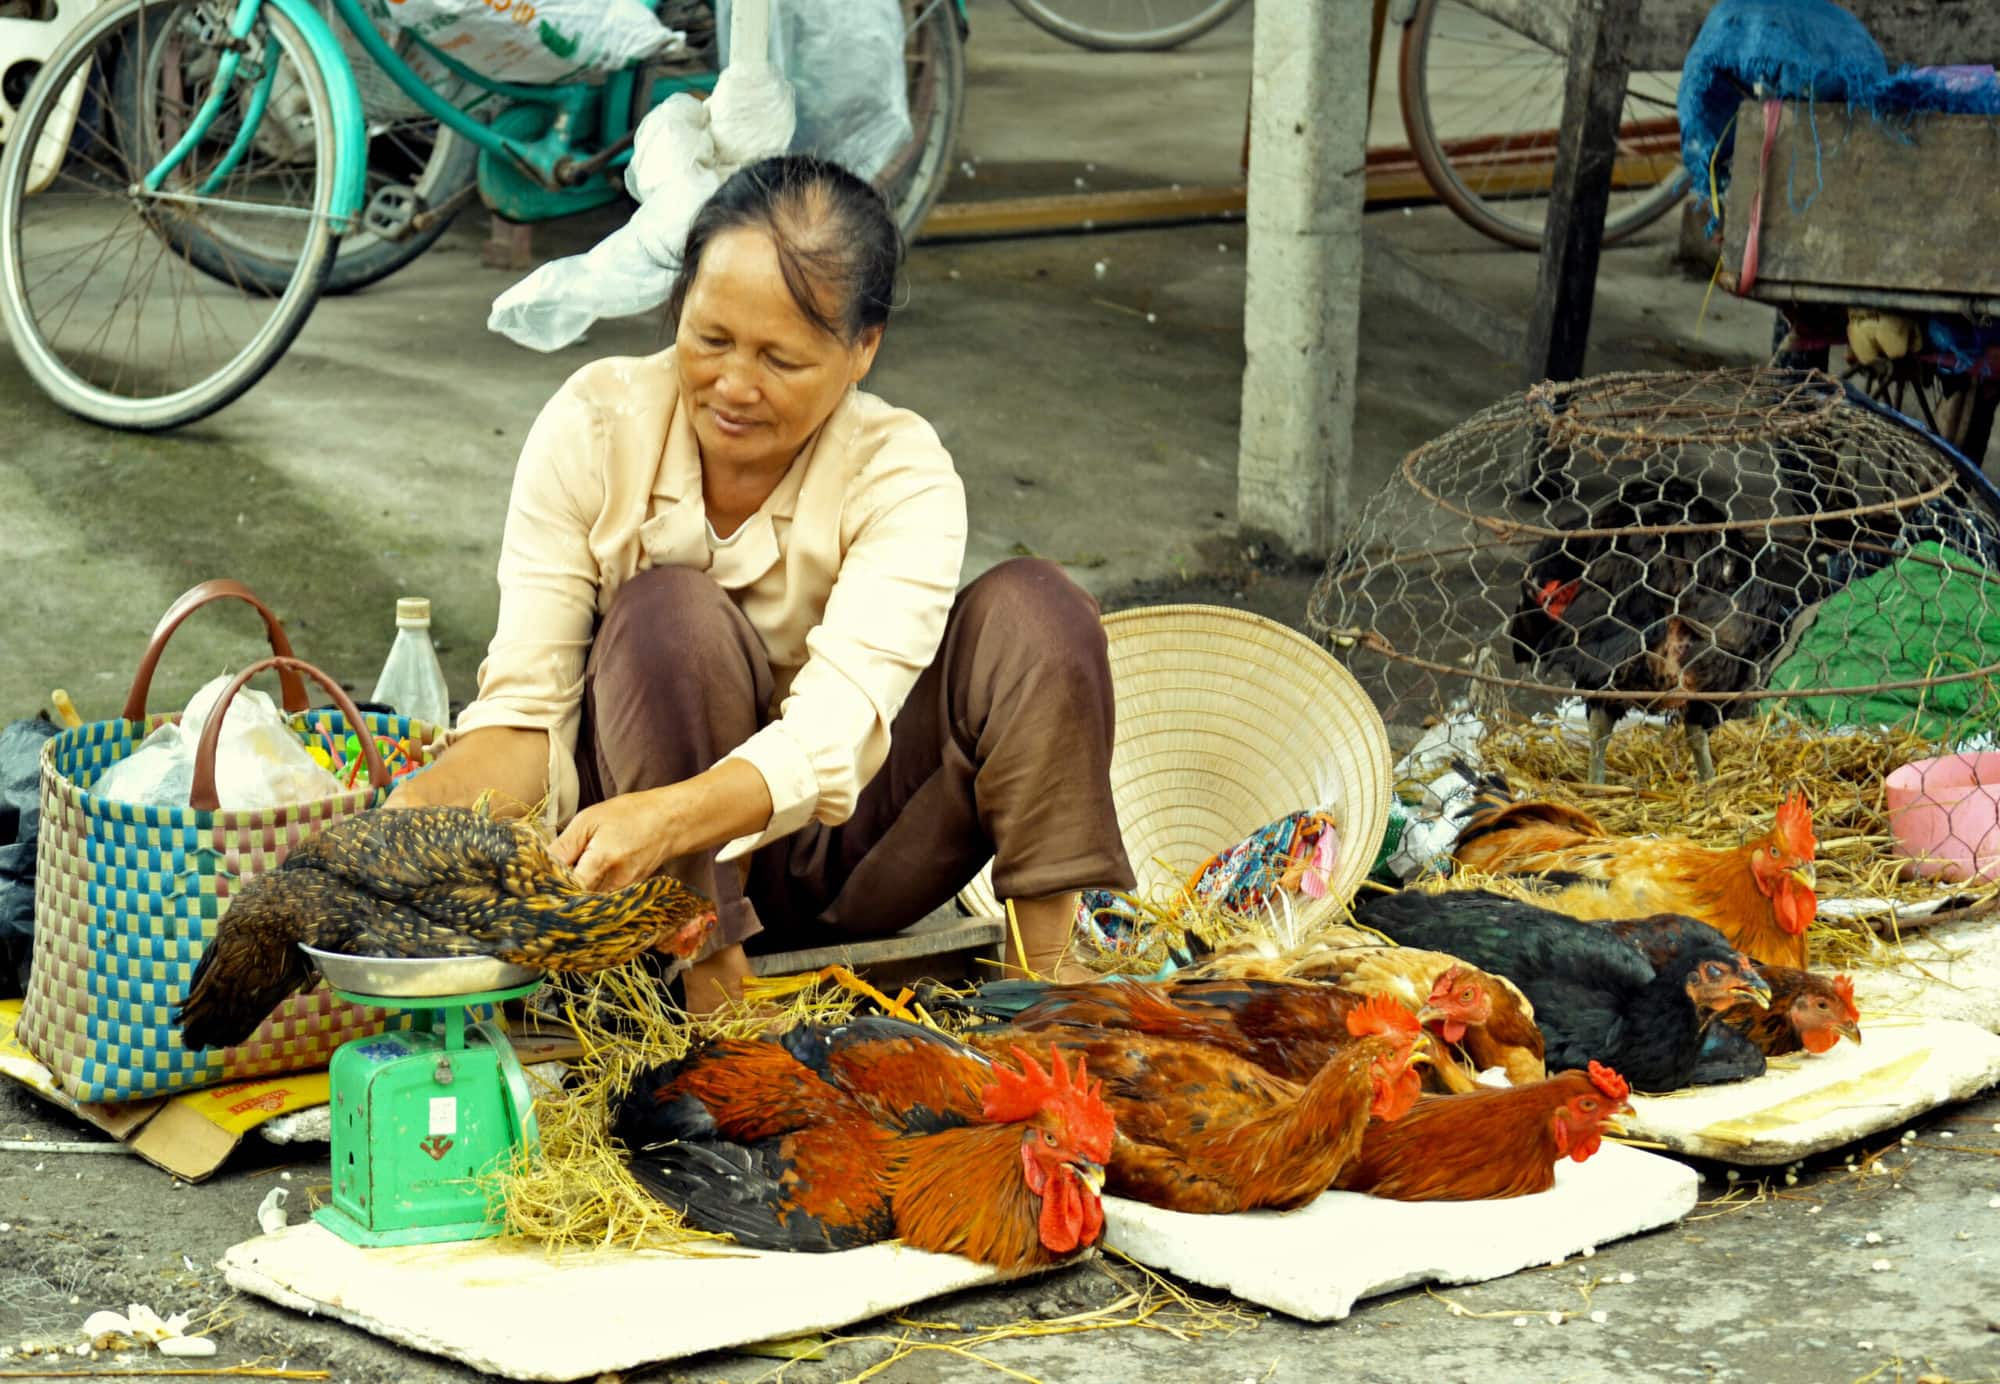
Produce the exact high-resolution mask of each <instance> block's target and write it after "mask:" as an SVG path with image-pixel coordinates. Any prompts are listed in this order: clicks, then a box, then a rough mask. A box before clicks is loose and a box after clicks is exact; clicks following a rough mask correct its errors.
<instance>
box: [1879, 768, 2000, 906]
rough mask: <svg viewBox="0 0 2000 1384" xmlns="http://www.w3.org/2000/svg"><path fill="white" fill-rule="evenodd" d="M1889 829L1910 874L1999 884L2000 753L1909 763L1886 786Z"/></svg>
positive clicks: (1885, 795) (1956, 882)
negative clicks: (1996, 881) (1989, 881)
mask: <svg viewBox="0 0 2000 1384" xmlns="http://www.w3.org/2000/svg"><path fill="white" fill-rule="evenodd" d="M1882 795H1883V800H1884V803H1885V805H1886V806H1887V808H1888V810H1889V829H1890V831H1892V832H1894V833H1895V836H1896V845H1897V847H1898V848H1899V850H1900V851H1901V853H1902V855H1903V857H1904V858H1905V859H1906V860H1908V861H1909V866H1908V870H1909V872H1910V873H1912V874H1917V875H1922V876H1925V877H1928V878H1932V879H1942V880H1944V881H1946V882H1947V883H1951V884H1958V883H1961V882H1963V881H1965V880H1970V879H1979V880H1992V879H2000V751H1989V752H1988V753H1985V754H1955V755H1946V756H1945V757H1943V758H1942V759H1919V760H1915V761H1912V762H1911V763H1909V764H1905V765H1904V766H1903V767H1902V768H1900V769H1898V770H1896V771H1895V772H1894V773H1892V774H1890V775H1889V777H1888V779H1887V780H1886V781H1885V782H1884V784H1883V788H1882Z"/></svg>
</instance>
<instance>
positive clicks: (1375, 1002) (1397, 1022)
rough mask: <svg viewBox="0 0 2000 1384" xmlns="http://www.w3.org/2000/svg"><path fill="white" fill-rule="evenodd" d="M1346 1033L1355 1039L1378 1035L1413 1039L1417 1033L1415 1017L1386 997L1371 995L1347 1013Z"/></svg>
mask: <svg viewBox="0 0 2000 1384" xmlns="http://www.w3.org/2000/svg"><path fill="white" fill-rule="evenodd" d="M1347 1031H1348V1032H1349V1033H1351V1034H1353V1035H1354V1036H1355V1037H1356V1038H1366V1037H1368V1036H1370V1035H1371V1034H1378V1033H1379V1034H1382V1035H1383V1036H1385V1037H1388V1036H1397V1037H1405V1038H1414V1037H1415V1036H1416V1034H1417V1032H1418V1029H1417V1016H1416V1015H1414V1014H1412V1013H1411V1012H1410V1011H1409V1010H1407V1009H1405V1008H1403V1006H1402V1005H1400V1004H1397V1003H1396V1002H1395V1001H1394V1000H1392V999H1390V998H1389V997H1388V996H1387V995H1371V996H1369V997H1368V999H1367V1000H1366V1001H1364V1002H1363V1003H1362V1004H1360V1005H1359V1006H1357V1007H1356V1008H1353V1009H1350V1010H1348V1011H1347Z"/></svg>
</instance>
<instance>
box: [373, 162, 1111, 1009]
mask: <svg viewBox="0 0 2000 1384" xmlns="http://www.w3.org/2000/svg"><path fill="white" fill-rule="evenodd" d="M900 260H901V242H900V238H899V236H898V233H897V230H896V225H895V222H894V220H893V219H892V218H891V216H890V214H889V211H888V208H887V207H886V206H885V205H884V204H883V202H882V200H881V198H880V197H879V196H877V194H876V193H875V192H874V190H873V189H872V188H870V187H869V186H868V185H867V184H866V183H863V182H861V181H860V180H859V179H857V178H855V177H853V176H852V175H850V174H848V173H846V172H844V171H843V170H841V169H839V168H837V167H835V166H833V165H831V164H828V163H825V162H822V161H819V160H816V159H811V158H802V157H787V158H776V159H768V160H765V161H763V162H761V163H758V164H755V165H753V166H751V167H749V168H746V169H744V170H743V171H742V172H740V173H738V174H736V175H735V176H734V177H732V178H731V179H729V181H728V182H726V183H725V184H724V185H723V186H722V187H721V188H720V189H719V190H718V191H717V192H716V193H715V195H714V196H713V197H712V198H710V199H709V201H708V202H707V203H706V204H705V205H704V206H703V207H702V209H701V211H700V212H699V213H698V214H697V215H696V217H695V220H694V223H693V225H692V227H691V228H690V230H689V233H688V242H687V251H686V255H685V257H684V259H683V263H682V265H681V269H680V272H679V276H678V278H677V279H676V281H675V283H674V287H673V293H672V296H671V297H670V299H669V301H668V311H669V313H670V316H671V319H672V323H673V327H674V344H673V346H672V347H671V348H670V349H668V350H665V351H662V352H660V353H659V354H657V355H653V356H646V357H637V358H620V359H606V360H600V361H596V362H594V363H592V364H590V365H587V366H585V367H584V368H583V369H581V370H579V371H578V372H577V373H576V374H575V375H573V376H571V377H570V379H569V380H568V381H567V382H566V383H565V384H564V385H563V387H562V389H561V390H560V391H559V392H558V393H557V394H556V396H555V397H554V398H553V399H552V400H550V401H549V403H548V404H547V406H546V407H544V408H543V410H542V412H541V415H540V417H538V418H537V419H536V421H535V424H534V427H533V429H532V430H531V431H530V432H529V435H528V439H527V442H526V444H525V445H524V446H523V448H522V450H521V459H520V463H519V466H518V468H517V470H516V472H515V476H514V488H513V496H512V499H511V501H510V503H509V506H508V513H507V527H506V532H505V535H504V538H503V540H502V544H501V554H500V619H499V628H498V631H497V633H496V634H495V635H494V638H493V643H492V645H491V647H490V648H489V650H488V653H487V658H486V661H485V663H484V664H483V665H482V666H481V668H480V672H479V695H478V699H477V700H476V701H474V702H473V703H472V704H471V705H470V706H468V707H467V708H466V709H465V712H464V714H463V715H461V716H460V717H459V720H458V727H457V735H456V737H455V738H454V740H453V742H452V743H451V745H450V746H449V747H448V748H447V749H446V750H445V751H444V753H443V754H442V755H441V756H440V757H439V759H438V761H437V763H436V764H435V765H434V766H433V767H432V768H431V769H430V770H428V771H427V772H425V773H423V774H421V775H418V776H417V777H415V778H413V779H410V780H408V781H407V782H406V783H405V784H404V785H403V786H402V787H400V788H399V789H398V790H397V791H396V793H395V794H394V795H393V796H392V798H391V799H390V805H391V806H414V805H417V804H422V803H458V804H464V803H470V802H472V801H473V800H474V799H475V798H477V797H478V796H479V794H480V793H481V792H482V791H483V790H486V789H489V788H491V789H497V790H499V792H500V793H501V794H503V795H505V796H507V797H511V798H513V799H516V800H519V801H521V802H528V803H533V802H543V801H546V803H547V811H548V813H549V816H550V820H551V822H552V824H554V825H556V826H559V827H561V828H562V831H561V835H560V837H559V839H558V842H557V854H558V855H559V856H560V857H561V858H562V859H564V860H565V861H566V862H569V863H570V864H572V865H574V867H575V869H576V871H577V874H578V876H579V878H580V879H581V880H582V882H583V883H584V884H585V885H586V886H588V887H591V888H598V889H609V888H615V887H617V886H619V885H623V884H627V883H629V882H631V881H633V880H635V879H641V878H645V877H648V876H651V875H654V874H659V873H666V874H670V875H672V876H674V877H676V878H678V879H680V880H682V881H683V882H685V883H686V884H688V885H690V886H691V887H693V888H695V889H698V890H700V891H701V892H702V893H704V894H706V895H707V896H708V897H709V898H711V899H713V900H714V902H715V905H716V911H717V917H718V926H717V928H716V931H715V933H714V935H713V937H712V938H711V940H710V944H709V949H708V951H707V952H706V953H705V954H704V955H703V956H701V957H700V958H699V959H698V960H697V961H696V963H695V965H694V966H693V968H692V969H691V970H690V971H689V973H688V978H687V987H686V1000H687V1005H688V1007H689V1009H690V1010H692V1011H694V1012H703V1011H706V1010H708V1009H710V1008H713V1007H714V1006H716V1005H717V1004H720V1003H722V1002H723V1001H724V1000H727V999H731V998H735V997H737V996H739V995H740V993H741V989H740V987H741V983H742V980H743V978H744V977H745V976H747V975H748V974H749V969H750V967H749V961H748V958H747V955H746V951H745V948H746V946H748V947H749V948H750V949H751V950H753V951H772V950H789V949H792V948H797V947H802V946H812V945H823V944H826V943H829V942H837V941H840V940H852V939H854V938H856V937H862V936H871V935H877V934H882V933H889V932H894V931H897V930H899V929H901V928H904V927H907V926H908V925H909V924H911V923H913V922H916V921H917V920H918V919H920V918H923V917H924V916H925V915H927V914H928V913H930V912H931V911H932V910H934V909H935V908H937V907H938V906H940V905H942V904H944V903H946V902H948V901H949V900H950V899H951V898H952V896H953V895H954V894H955V893H956V891H957V890H958V889H959V888H960V887H962V886H963V885H964V884H965V883H966V881H967V880H969V879H970V878H971V877H972V876H973V875H974V874H975V873H977V871H978V869H979V867H980V866H981V865H982V864H983V863H984V862H985V861H986V860H987V859H988V858H989V857H991V858H992V859H993V861H994V870H993V885H994V888H995V890H996V892H997V893H998V894H999V896H1000V897H1002V898H1007V899H1013V900H1014V901H1015V904H1016V912H1017V916H1018V920H1019V924H1020V934H1021V947H1022V949H1023V950H1025V953H1026V955H1025V957H1021V956H1019V955H1018V954H1017V955H1015V956H1014V958H1013V959H1014V960H1015V961H1016V962H1017V963H1019V962H1022V961H1025V964H1026V965H1028V966H1029V967H1031V968H1033V969H1034V970H1036V971H1038V972H1040V973H1042V974H1045V975H1046V974H1055V973H1058V965H1059V963H1060V962H1061V959H1062V956H1063V952H1064V950H1065V947H1066V944H1067V942H1068V940H1069V938H1070V936H1071V930H1072V925H1073V919H1074V915H1075V910H1076V902H1077V893H1078V891H1079V890H1080V889H1085V888H1095V887H1107V888H1130V887H1131V885H1132V874H1131V869H1130V866H1129V864H1128V863H1127V860H1126V858H1125V853H1124V850H1123V847H1122V845H1121V844H1120V837H1119V832H1118V824H1117V819H1116V814H1115V811H1114V808H1113V805H1112V800H1111V786H1110V761H1111V740H1112V697H1111V676H1110V669H1109V665H1108V663H1107V660H1106V654H1105V640H1104V633H1103V629H1102V626H1101V625H1100V623H1099V620H1098V611H1097V607H1096V604H1095V603H1094V602H1093V601H1092V600H1091V598H1090V597H1089V596H1088V595H1086V594H1085V593H1084V592H1083V591H1082V590H1081V589H1079V588H1078V587H1077V586H1076V585H1075V584H1074V583H1072V582H1071V581H1070V580H1069V578H1068V577H1067V576H1065V575H1064V573H1063V572H1062V570H1061V569H1060V568H1059V567H1057V566H1056V565H1054V564H1053V563H1049V562H1043V561H1035V560H1025V559H1024V560H1016V561H1011V562H1005V563H1002V564H1001V565H1000V566H998V567H995V568H993V569H992V570H991V571H988V572H987V573H986V574H985V575H983V576H981V577H979V578H978V579H977V580H975V581H973V582H972V583H971V584H970V585H968V586H966V587H965V589H964V590H963V591H960V590H959V589H958V587H959V579H960V571H959V569H960V564H961V562H962V561H963V559H964V554H965V538H966V514H965V493H964V489H963V487H962V486H961V485H960V483H959V479H958V476H957V474H956V472H955V471H954V470H953V469H952V460H951V456H950V454H949V453H947V452H946V451H945V449H944V447H943V446H942V445H941V444H940V443H939V441H938V438H937V434H936V433H935V432H934V431H933V430H932V429H931V427H930V425H929V424H928V423H926V422H925V421H924V420H923V419H922V418H919V417H918V416H917V415H915V414H913V413H910V412H908V411H907V410H903V409H897V408H893V407H891V406H890V405H888V404H886V403H884V402H883V401H882V400H880V399H878V398H876V397H875V396H874V395H871V394H866V393H863V392H861V391H860V390H859V389H858V388H857V386H858V385H859V384H860V382H861V381H862V379H863V378H865V377H866V376H867V374H868V371H869V367H870V366H871V365H872V364H873V363H874V360H875V354H876V351H877V350H878V349H879V348H880V346H881V344H882V334H883V329H884V327H885V326H886V324H887V322H888V319H889V309H890V304H891V301H892V299H893V297H894V294H895V287H896V279H897V270H898V267H899V264H900ZM1073 969H1074V967H1073V963H1072V966H1071V968H1070V969H1069V970H1065V971H1064V972H1063V973H1064V974H1068V973H1070V971H1072V970H1073Z"/></svg>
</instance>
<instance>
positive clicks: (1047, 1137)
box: [1042, 1129, 1056, 1148]
mask: <svg viewBox="0 0 2000 1384" xmlns="http://www.w3.org/2000/svg"><path fill="white" fill-rule="evenodd" d="M1042 1142H1043V1143H1045V1144H1047V1145H1048V1146H1049V1147H1050V1148H1054V1147H1055V1146H1056V1136H1055V1135H1054V1134H1052V1133H1050V1132H1049V1131H1048V1130H1046V1129H1045V1130H1043V1131H1042Z"/></svg>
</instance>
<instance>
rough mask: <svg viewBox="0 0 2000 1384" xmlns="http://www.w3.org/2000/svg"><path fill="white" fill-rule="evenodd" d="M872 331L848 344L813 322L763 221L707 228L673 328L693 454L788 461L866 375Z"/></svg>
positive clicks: (747, 461)
mask: <svg viewBox="0 0 2000 1384" xmlns="http://www.w3.org/2000/svg"><path fill="white" fill-rule="evenodd" d="M826 306H827V307H828V308H829V309H831V308H834V307H836V306H837V305H836V304H833V303H831V302H829V303H828V304H827V305H826ZM828 315H829V316H832V315H834V314H833V313H831V312H829V314H828ZM881 340H882V331H881V328H879V327H877V328H872V329H870V330H869V331H867V332H864V333H863V334H862V338H861V340H860V341H857V342H855V343H854V344H853V345H849V344H848V343H846V342H844V341H842V340H840V339H839V338H838V337H835V336H830V335H828V334H827V333H826V332H823V331H821V330H820V329H819V328H818V327H816V326H814V325H813V324H812V322H811V321H809V320H808V319H807V318H806V316H805V314H804V313H802V312H800V311H799V307H798V304H797V303H795V302H793V301H792V294H791V290H790V289H788V288H786V286H785V276H784V274H783V272H782V271H781V270H780V269H779V268H778V252H777V248H776V247H775V246H774V245H773V244H772V243H771V238H770V236H769V235H767V234H765V233H764V232H763V231H761V230H757V229H752V228H747V227H746V228H740V229H737V230H733V231H724V232H723V233H722V234H720V235H718V236H716V237H715V238H714V239H713V240H711V241H709V242H708V245H707V247H706V248H705V249H704V250H703V251H702V256H701V267H700V268H699V269H698V270H696V272H695V277H694V282H693V283H692V284H691V285H689V287H688V295H687V302H686V304H685V306H684V307H683V308H682V309H681V325H680V331H679V333H678V334H677V335H676V336H675V338H674V363H675V365H676V367H677V368H678V370H679V372H680V382H681V397H682V398H683V399H685V400H687V401H688V402H689V403H691V404H692V405H693V406H694V431H695V437H696V438H697V439H698V440H699V441H700V443H701V456H702V460H703V461H704V462H720V463H723V464H725V465H733V466H758V465H774V466H788V465H790V464H791V460H792V458H793V457H795V456H797V455H798V452H799V449H800V448H801V447H803V446H804V445H805V442H806V439H807V438H809V437H811V436H812V434H813V432H814V431H815V430H816V429H817V428H818V427H819V425H820V424H822V423H824V422H825V421H826V420H827V417H828V415H830V414H831V413H832V412H833V410H834V407H835V406H836V405H837V404H839V402H840V399H841V396H842V395H843V394H845V393H846V392H847V388H848V386H850V385H853V384H856V383H859V382H860V380H861V379H862V377H863V376H865V375H867V373H868V367H869V366H871V365H872V364H874V362H875V348H876V347H877V346H878V345H879V344H880V343H881Z"/></svg>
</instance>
